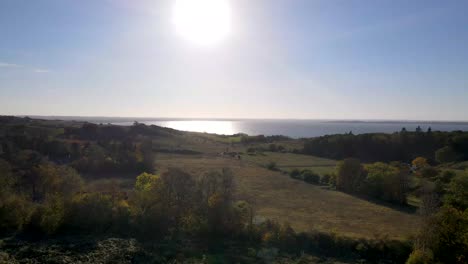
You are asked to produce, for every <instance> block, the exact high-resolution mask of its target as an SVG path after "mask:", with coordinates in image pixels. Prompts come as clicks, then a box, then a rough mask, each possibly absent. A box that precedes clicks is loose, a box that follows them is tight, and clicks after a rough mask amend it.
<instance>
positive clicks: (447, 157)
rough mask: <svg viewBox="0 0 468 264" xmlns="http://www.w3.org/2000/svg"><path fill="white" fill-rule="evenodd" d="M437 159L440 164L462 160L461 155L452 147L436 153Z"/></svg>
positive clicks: (446, 147) (441, 149)
mask: <svg viewBox="0 0 468 264" xmlns="http://www.w3.org/2000/svg"><path fill="white" fill-rule="evenodd" d="M435 159H436V161H437V162H438V163H447V162H454V161H458V160H459V159H460V157H459V154H458V153H457V152H455V150H454V149H453V148H452V147H450V146H445V147H443V148H440V149H438V150H437V151H436V152H435Z"/></svg>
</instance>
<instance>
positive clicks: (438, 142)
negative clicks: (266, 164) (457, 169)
mask: <svg viewBox="0 0 468 264" xmlns="http://www.w3.org/2000/svg"><path fill="white" fill-rule="evenodd" d="M303 153H304V154H309V155H315V156H320V157H326V158H331V159H345V158H350V157H353V158H357V159H360V160H361V161H364V162H376V161H386V162H389V161H403V162H410V161H411V160H413V159H414V158H416V157H425V158H427V159H428V160H429V161H431V162H434V161H437V162H440V163H443V162H452V161H461V160H467V159H468V132H462V131H455V132H439V131H437V132H434V131H431V130H428V131H427V132H423V131H421V130H420V129H418V130H417V131H416V132H409V131H406V130H405V129H403V130H402V131H401V132H397V133H393V134H384V133H369V134H360V135H353V134H352V133H349V134H340V135H327V136H322V137H317V138H311V139H309V140H307V141H306V142H305V143H304V149H303Z"/></svg>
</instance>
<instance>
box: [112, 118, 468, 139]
mask: <svg viewBox="0 0 468 264" xmlns="http://www.w3.org/2000/svg"><path fill="white" fill-rule="evenodd" d="M138 122H140V123H145V124H147V125H157V126H163V127H169V128H173V129H177V130H183V131H193V132H207V133H216V134H224V135H232V134H236V133H246V134H249V135H260V134H263V135H285V136H289V137H293V138H300V137H316V136H323V135H327V134H341V133H348V132H350V131H352V132H353V133H354V134H362V133H373V132H384V133H392V132H396V131H400V130H401V129H402V128H403V127H405V128H406V129H407V130H408V131H414V130H415V129H416V127H418V126H421V128H422V129H423V130H427V128H428V127H431V128H432V130H433V131H437V130H440V131H453V130H464V131H468V122H427V121H421V122H416V121H411V122H410V121H321V120H320V121H319V120H148V121H145V120H138ZM111 123H113V124H117V125H131V124H132V123H133V122H129V121H125V122H120V120H119V122H115V121H114V122H111Z"/></svg>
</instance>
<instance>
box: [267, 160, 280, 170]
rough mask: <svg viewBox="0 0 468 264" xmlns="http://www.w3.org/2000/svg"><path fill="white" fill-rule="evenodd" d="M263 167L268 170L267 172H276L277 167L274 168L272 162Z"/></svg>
mask: <svg viewBox="0 0 468 264" xmlns="http://www.w3.org/2000/svg"><path fill="white" fill-rule="evenodd" d="M265 167H266V168H267V169H269V170H272V171H277V170H278V167H277V166H276V162H274V161H270V162H268V163H267V165H266V166H265Z"/></svg>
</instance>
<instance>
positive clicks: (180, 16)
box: [173, 0, 231, 45]
mask: <svg viewBox="0 0 468 264" xmlns="http://www.w3.org/2000/svg"><path fill="white" fill-rule="evenodd" d="M173 8H174V9H173V22H174V25H175V28H176V32H177V34H178V35H179V36H181V37H182V38H184V39H186V40H188V41H190V42H192V43H195V44H198V45H213V44H217V43H219V42H221V41H222V40H224V39H225V38H226V37H227V36H228V35H229V33H230V31H231V8H230V5H229V3H228V1H227V0H197V1H193V0H176V2H175V4H174V7H173Z"/></svg>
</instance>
